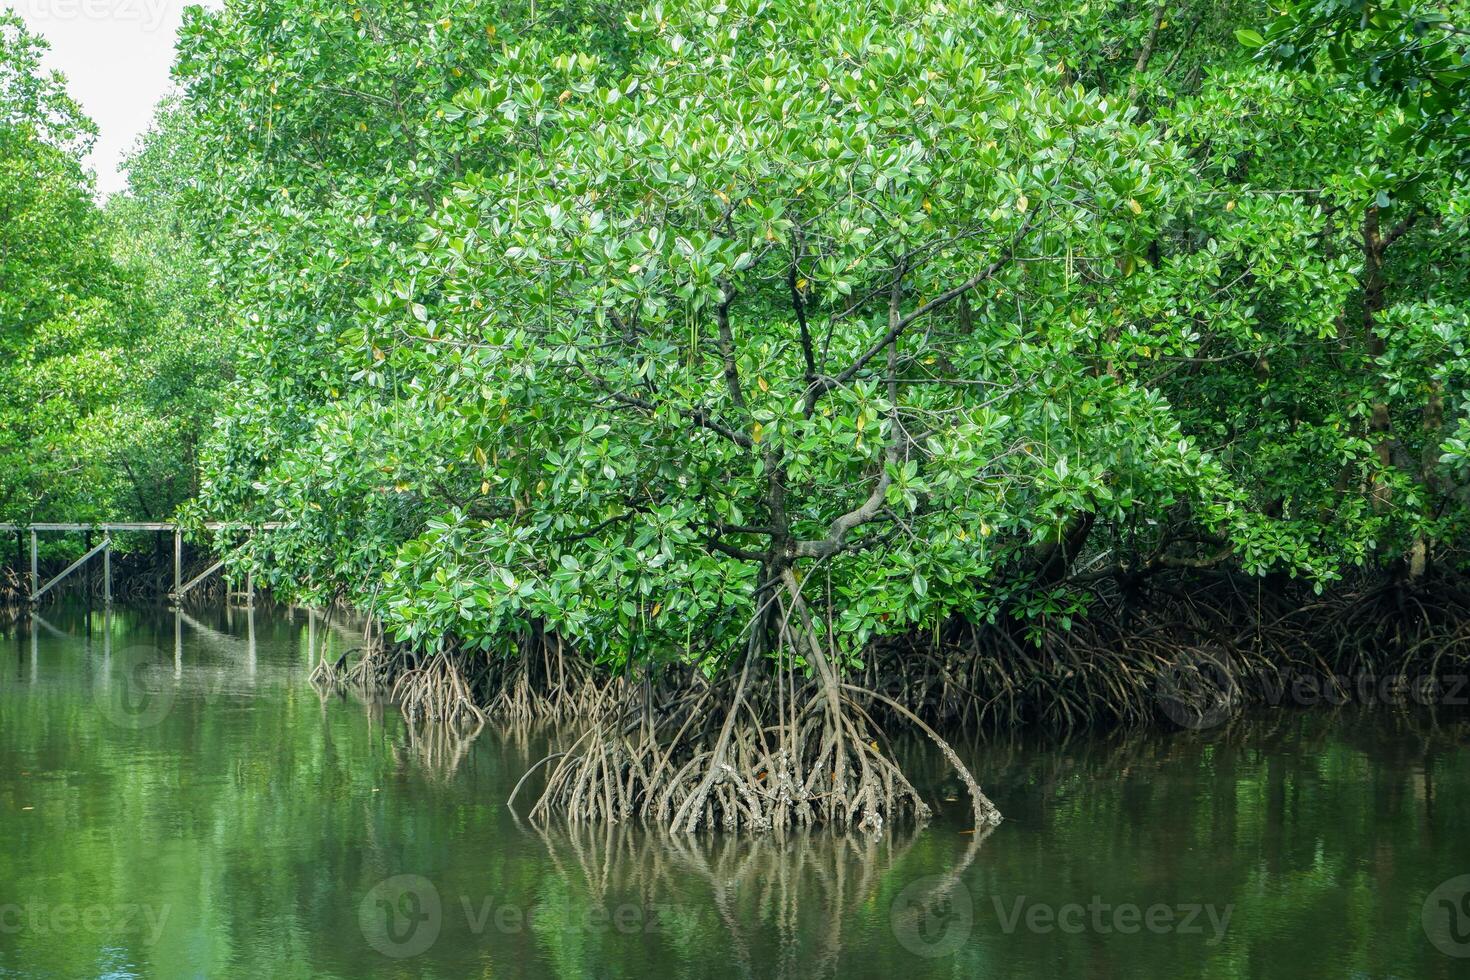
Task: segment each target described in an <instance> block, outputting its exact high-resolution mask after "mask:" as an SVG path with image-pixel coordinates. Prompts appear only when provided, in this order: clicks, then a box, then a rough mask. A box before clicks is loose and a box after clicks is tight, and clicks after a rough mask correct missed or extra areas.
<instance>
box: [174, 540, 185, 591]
mask: <svg viewBox="0 0 1470 980" xmlns="http://www.w3.org/2000/svg"><path fill="white" fill-rule="evenodd" d="M183 584H184V538H183V535H182V534H180V532H179V529H178V528H174V595H176V596H177V595H178V594H179V589H180V588H181V587H182V586H183Z"/></svg>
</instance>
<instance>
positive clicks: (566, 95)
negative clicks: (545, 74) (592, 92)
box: [556, 89, 572, 105]
mask: <svg viewBox="0 0 1470 980" xmlns="http://www.w3.org/2000/svg"><path fill="white" fill-rule="evenodd" d="M571 97H572V90H571V89H563V90H562V93H561V95H558V96H557V97H556V104H557V105H562V104H563V103H565V102H566V101H567V99H570V98H571Z"/></svg>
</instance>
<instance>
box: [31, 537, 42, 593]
mask: <svg viewBox="0 0 1470 980" xmlns="http://www.w3.org/2000/svg"><path fill="white" fill-rule="evenodd" d="M40 587H41V569H40V567H39V566H38V565H37V564H36V529H35V528H31V595H35V594H36V590H37V589H39V588H40Z"/></svg>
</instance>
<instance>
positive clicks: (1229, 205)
mask: <svg viewBox="0 0 1470 980" xmlns="http://www.w3.org/2000/svg"><path fill="white" fill-rule="evenodd" d="M1225 210H1226V211H1234V210H1235V202H1234V201H1226V202H1225Z"/></svg>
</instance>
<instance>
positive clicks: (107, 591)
mask: <svg viewBox="0 0 1470 980" xmlns="http://www.w3.org/2000/svg"><path fill="white" fill-rule="evenodd" d="M104 543H105V544H106V545H107V547H105V548H103V549H102V589H103V593H102V602H103V604H104V605H108V606H111V605H112V535H110V534H109V535H108V536H107V540H106V541H105V542H104Z"/></svg>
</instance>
